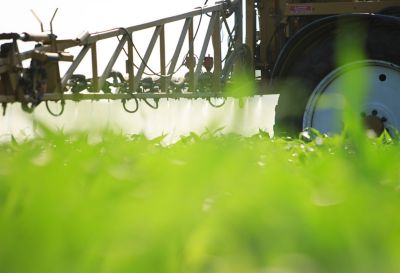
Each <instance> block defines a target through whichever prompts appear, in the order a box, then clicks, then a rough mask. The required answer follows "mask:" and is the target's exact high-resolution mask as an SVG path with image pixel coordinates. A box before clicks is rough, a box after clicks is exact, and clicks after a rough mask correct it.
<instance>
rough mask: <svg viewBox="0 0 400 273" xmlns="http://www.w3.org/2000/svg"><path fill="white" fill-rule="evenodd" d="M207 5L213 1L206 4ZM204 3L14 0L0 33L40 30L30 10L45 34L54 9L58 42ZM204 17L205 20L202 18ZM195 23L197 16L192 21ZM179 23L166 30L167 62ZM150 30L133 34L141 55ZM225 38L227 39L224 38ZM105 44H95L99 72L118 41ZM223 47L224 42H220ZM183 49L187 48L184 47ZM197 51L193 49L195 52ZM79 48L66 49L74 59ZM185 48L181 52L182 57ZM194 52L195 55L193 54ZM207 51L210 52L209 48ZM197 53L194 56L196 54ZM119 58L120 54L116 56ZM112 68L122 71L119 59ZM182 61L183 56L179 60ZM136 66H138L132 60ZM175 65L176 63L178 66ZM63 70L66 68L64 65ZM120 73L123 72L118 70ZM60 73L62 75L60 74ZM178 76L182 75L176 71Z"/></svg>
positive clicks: (0, 19)
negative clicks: (85, 32)
mask: <svg viewBox="0 0 400 273" xmlns="http://www.w3.org/2000/svg"><path fill="white" fill-rule="evenodd" d="M208 2H209V4H212V3H214V0H210V1H208ZM204 3H205V0H147V1H143V0H130V1H129V0H113V1H109V0H107V1H105V0H97V1H94V0H68V1H65V0H35V1H30V0H14V1H12V2H11V1H10V3H8V4H7V9H6V10H3V12H2V16H0V33H4V32H17V33H21V32H31V33H37V32H39V31H40V24H39V22H38V21H37V20H36V18H35V17H34V15H33V14H32V13H31V9H32V10H33V11H34V12H35V13H36V14H37V16H38V17H39V18H40V20H41V21H42V22H43V25H44V29H45V31H48V30H49V29H50V24H49V23H50V20H51V18H52V16H53V13H54V12H55V9H56V8H58V12H57V14H56V16H55V19H54V21H53V31H54V34H56V35H57V36H58V37H59V38H61V39H74V38H76V37H78V36H79V34H81V33H82V32H84V31H88V32H90V33H93V32H98V31H104V30H108V29H112V28H117V27H130V26H133V25H137V24H140V23H145V22H149V21H153V20H157V19H161V18H164V17H168V16H171V15H176V14H180V13H184V12H188V11H191V10H193V9H194V8H196V7H200V6H203V4H204ZM204 18H206V17H204ZM207 19H208V18H206V19H203V21H202V28H200V32H199V39H197V40H196V41H195V51H196V52H197V51H198V50H199V49H200V47H201V43H202V39H201V34H202V33H204V31H203V29H204V30H205V27H206V22H207V21H206V20H207ZM196 20H199V17H197V19H195V24H196V23H197V21H196ZM182 24H183V21H181V22H179V23H178V24H175V25H174V24H168V25H167V27H166V43H167V45H166V54H167V56H166V57H167V62H168V60H169V59H170V58H171V57H172V54H173V52H174V49H175V46H176V43H177V40H178V37H179V34H180V32H181V27H182ZM151 34H152V30H151V31H148V32H147V33H146V32H140V33H136V34H134V36H133V40H134V43H135V45H136V47H137V48H139V51H140V52H141V54H142V55H143V54H144V52H145V50H146V48H147V45H148V42H149V40H150V37H151ZM226 38H227V37H226ZM106 43H108V44H106V45H104V44H99V45H98V55H99V56H100V57H99V60H98V61H99V71H102V70H103V69H104V67H105V65H106V63H107V62H108V59H109V57H111V54H112V52H113V50H114V49H115V47H116V45H117V43H118V40H117V39H116V38H115V39H114V38H113V39H108V41H107V42H106ZM223 43H224V44H227V43H226V41H223ZM32 46H33V45H32V44H30V45H27V46H26V47H25V48H24V45H20V50H21V51H25V50H30V49H31V47H32ZM185 46H187V45H186V44H185ZM196 48H197V50H196ZM79 50H80V49H79V48H76V49H75V50H74V49H73V50H67V51H68V52H69V53H71V54H72V55H74V56H77V54H78V52H79ZM185 52H186V49H185V48H184V49H183V51H182V54H183V55H182V56H184V53H185ZM196 52H195V53H196ZM210 52H211V54H212V49H211V46H210ZM210 52H208V53H210ZM197 54H198V53H197ZM102 56H104V57H102ZM120 56H121V55H120ZM120 58H121V59H119V60H118V61H117V63H116V65H115V66H114V69H115V70H117V71H121V70H125V64H124V61H125V60H122V58H123V57H122V56H121V57H120ZM180 59H181V60H183V57H181V58H180ZM136 63H137V65H138V64H139V63H138V61H136ZM149 63H150V65H151V67H152V68H153V70H157V71H159V59H158V50H156V49H155V50H154V51H153V53H152V57H151V58H150V61H149ZM63 65H64V64H61V70H62V71H64V70H65V69H64V67H63ZM178 65H179V64H178ZM65 67H66V65H65ZM90 71H91V68H90V63H89V62H88V61H86V62H85V61H84V62H83V63H82V64H81V65H80V66H79V67H78V69H77V71H76V72H77V73H83V74H86V75H88V73H89V74H90ZM121 72H124V71H121ZM62 73H63V72H62ZM180 73H181V74H182V75H183V74H184V73H185V72H184V71H183V72H180Z"/></svg>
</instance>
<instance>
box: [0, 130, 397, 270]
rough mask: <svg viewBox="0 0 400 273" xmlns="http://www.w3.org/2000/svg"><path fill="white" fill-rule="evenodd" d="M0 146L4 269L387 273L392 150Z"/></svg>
mask: <svg viewBox="0 0 400 273" xmlns="http://www.w3.org/2000/svg"><path fill="white" fill-rule="evenodd" d="M43 131H44V133H43V137H41V138H37V139H35V140H29V141H26V142H20V143H16V142H15V141H14V142H12V143H7V144H3V145H2V146H1V148H0V150H1V153H0V158H1V159H0V162H1V164H0V272H1V273H21V272H23V273H31V272H37V273H39V272H40V273H43V272H52V273H61V272H65V273H73V272H77V273H78V272H79V273H81V272H96V273H98V272H143V273H167V272H171V273H172V272H173V273H177V272H207V273H210V272H224V273H225V272H226V273H228V272H229V273H232V272H241V273H242V272H246V273H247V272H254V273H261V272H263V273H306V272H307V273H310V272H311V273H317V272H324V273H338V272H346V273H348V272H351V273H358V272H360V273H369V272H371V273H376V272H380V273H384V272H385V273H386V272H387V273H389V272H390V273H393V272H397V270H398V269H399V268H400V259H399V257H400V218H398V217H397V213H398V208H399V207H400V196H399V191H398V189H399V181H400V179H399V178H400V169H399V167H398V166H399V164H398V162H399V159H400V147H399V144H398V143H396V142H394V141H392V140H390V138H388V136H387V135H386V136H383V137H381V138H378V139H368V138H367V137H365V136H364V137H363V136H358V138H357V139H356V136H355V135H357V134H356V133H354V131H353V132H347V133H346V134H343V135H342V136H338V137H334V138H325V137H323V136H321V135H318V134H316V135H314V136H313V135H311V137H310V138H311V141H310V139H308V138H307V136H305V137H303V139H299V140H288V139H279V138H273V139H270V138H269V136H268V135H267V134H265V133H263V132H260V133H259V134H257V135H254V136H253V137H250V138H244V137H241V136H238V135H224V136H222V135H219V134H218V132H215V133H212V132H209V133H207V134H204V135H201V136H199V135H195V134H192V135H189V136H187V137H184V138H182V140H181V141H179V142H178V143H175V144H173V145H170V146H164V145H161V144H160V142H161V138H160V139H154V140H147V139H145V138H144V137H142V136H129V137H127V136H118V135H115V134H112V133H107V132H104V133H102V134H100V135H94V136H93V135H88V134H72V135H63V134H57V133H53V132H51V131H49V130H46V129H45V128H43Z"/></svg>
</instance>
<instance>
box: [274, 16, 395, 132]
mask: <svg viewBox="0 0 400 273" xmlns="http://www.w3.org/2000/svg"><path fill="white" fill-rule="evenodd" d="M343 27H344V28H343ZM361 29H364V30H365V31H359V30H361ZM349 30H350V31H351V39H352V40H354V41H355V40H358V41H362V43H363V45H364V48H363V50H364V51H365V55H364V56H365V59H370V60H382V61H387V62H390V63H393V64H397V65H400V54H399V52H400V21H399V19H398V18H396V17H392V16H384V15H371V14H357V15H346V16H332V17H328V18H324V19H322V20H319V21H316V22H314V23H312V24H311V25H309V26H307V27H305V28H304V29H303V30H301V31H299V32H298V33H297V34H296V35H295V36H294V37H293V38H292V39H291V40H290V41H289V42H288V44H287V45H286V47H285V48H284V50H283V51H282V53H281V55H280V57H279V58H278V61H277V63H276V65H275V68H274V70H273V73H272V88H274V89H275V90H277V91H278V92H279V94H280V97H279V101H278V105H277V107H276V111H275V126H274V132H275V135H280V136H282V135H286V136H287V135H289V136H296V135H298V133H299V132H301V131H302V130H303V129H304V128H303V115H304V112H305V109H306V105H307V102H308V100H309V98H310V95H311V94H312V92H313V90H314V89H315V87H316V86H317V85H318V84H319V83H320V82H321V80H322V79H324V78H325V77H326V76H327V75H328V74H329V73H330V72H332V71H333V70H334V69H336V68H337V57H338V55H339V54H338V52H337V50H336V47H337V41H338V37H340V35H341V32H343V31H346V32H347V31H349ZM358 56H359V54H356V55H354V56H348V58H347V62H348V63H351V62H355V61H360V59H359V57H358ZM342 65H345V64H344V63H342ZM399 84H400V83H399ZM399 107H400V106H399Z"/></svg>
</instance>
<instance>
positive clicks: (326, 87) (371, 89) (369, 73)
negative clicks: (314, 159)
mask: <svg viewBox="0 0 400 273" xmlns="http://www.w3.org/2000/svg"><path fill="white" fill-rule="evenodd" d="M352 73H357V75H360V74H359V73H362V74H361V75H366V77H368V78H366V79H365V80H367V81H368V87H367V90H366V92H367V93H366V94H365V100H364V102H363V104H362V112H361V113H360V118H361V115H362V114H365V115H373V116H376V117H378V118H379V119H381V120H383V121H382V123H383V125H384V128H386V129H387V130H388V131H389V133H390V134H392V135H393V133H394V132H395V131H400V107H399V106H400V90H399V89H400V67H399V66H397V65H394V64H392V63H389V62H384V61H378V60H365V61H360V62H354V63H350V64H348V65H345V66H342V67H340V68H338V69H336V70H334V71H332V72H331V73H330V74H329V75H327V76H326V77H325V78H324V79H323V80H322V81H321V82H320V83H319V84H318V86H317V87H316V88H315V89H314V91H313V92H312V94H311V96H310V99H309V101H308V103H307V106H306V110H305V113H304V117H303V128H310V127H312V128H315V129H317V130H318V131H320V132H321V133H325V134H328V135H332V134H336V133H340V132H341V130H342V129H343V119H342V116H343V108H344V106H343V105H344V103H343V98H344V93H343V90H341V89H340V87H341V86H343V84H342V83H343V79H344V78H345V77H346V78H347V79H348V77H351V76H352Z"/></svg>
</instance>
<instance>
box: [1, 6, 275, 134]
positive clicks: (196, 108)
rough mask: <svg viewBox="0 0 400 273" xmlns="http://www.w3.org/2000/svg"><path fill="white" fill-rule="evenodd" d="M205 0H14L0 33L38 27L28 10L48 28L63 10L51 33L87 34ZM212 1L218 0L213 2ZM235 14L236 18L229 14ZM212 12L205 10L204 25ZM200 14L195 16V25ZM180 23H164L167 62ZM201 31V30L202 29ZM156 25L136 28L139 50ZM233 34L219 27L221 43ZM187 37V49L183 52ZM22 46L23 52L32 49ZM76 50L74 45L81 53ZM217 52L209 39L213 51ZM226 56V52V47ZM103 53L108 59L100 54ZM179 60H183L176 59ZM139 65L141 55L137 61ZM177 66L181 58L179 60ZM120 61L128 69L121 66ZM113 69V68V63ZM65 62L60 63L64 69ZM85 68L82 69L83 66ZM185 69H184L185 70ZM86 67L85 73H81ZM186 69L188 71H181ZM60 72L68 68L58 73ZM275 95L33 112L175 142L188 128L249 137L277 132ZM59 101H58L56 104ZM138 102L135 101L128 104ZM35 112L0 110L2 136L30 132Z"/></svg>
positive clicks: (67, 127) (102, 60)
mask: <svg viewBox="0 0 400 273" xmlns="http://www.w3.org/2000/svg"><path fill="white" fill-rule="evenodd" d="M204 1H205V0H145V1H143V0H130V1H128V0H112V1H110V0H107V1H106V0H97V1H94V0H69V1H66V0H35V1H33V0H13V1H9V2H8V3H7V5H4V6H3V8H2V16H0V33H9V32H17V33H21V32H32V33H37V32H39V31H40V25H39V23H38V22H37V20H36V19H35V17H34V16H33V15H32V13H31V12H30V10H31V9H33V10H34V11H35V13H36V14H37V15H38V16H39V17H40V19H41V20H42V22H43V24H44V28H45V30H49V22H50V19H51V17H52V15H53V13H54V10H55V9H56V8H58V9H59V10H58V12H57V15H56V17H55V19H54V22H53V30H54V34H56V35H57V36H58V37H59V38H62V39H74V38H76V37H77V36H78V35H79V34H80V33H82V32H83V31H88V32H90V33H93V32H98V31H104V30H107V29H112V28H118V27H129V26H133V25H137V24H140V23H145V22H149V21H153V20H157V19H161V18H164V17H168V16H171V15H176V14H180V13H184V12H188V11H191V10H193V9H194V8H196V7H200V6H202V5H203V3H204ZM212 3H214V1H213V0H211V1H209V4H212ZM232 17H233V16H232ZM207 20H208V17H206V16H203V23H206V22H207ZM197 22H198V17H197V19H195V21H194V27H195V28H196V27H197ZM182 25H183V21H182V22H181V23H179V24H177V25H167V26H166V54H167V56H166V58H167V62H168V61H169V59H170V58H171V57H172V54H173V52H174V49H175V46H176V42H177V39H178V37H179V35H180V32H181V26H182ZM202 25H204V27H203V29H202V28H201V31H200V32H199V37H201V36H202V34H203V33H204V32H205V28H206V25H207V24H202ZM202 32H203V33H202ZM151 34H152V31H150V32H147V33H141V34H134V35H133V41H134V43H135V44H136V45H137V47H138V48H139V51H140V52H141V54H144V51H145V49H146V47H147V44H148V42H149V40H150V37H151ZM227 38H228V36H227V35H226V34H224V33H222V45H226V44H227ZM110 40H111V41H108V42H107V43H108V44H105V45H101V44H100V43H99V44H98V46H97V48H98V61H99V73H102V72H103V68H104V67H105V65H106V63H107V61H108V59H109V57H111V54H112V52H113V46H114V47H115V46H116V44H117V43H118V40H117V39H115V38H113V39H110ZM201 43H202V39H201V38H199V39H198V41H196V42H195V53H196V52H197V54H199V50H200V47H201ZM185 46H186V48H187V43H185V45H184V48H183V53H182V55H181V56H184V54H185V52H186V49H185ZM32 47H33V45H32V44H30V45H29V48H25V49H24V48H22V46H20V50H21V51H23V50H28V49H32ZM78 52H79V51H77V50H76V51H75V52H74V51H72V52H71V53H72V54H73V55H74V56H76V55H77V53H78ZM207 53H210V54H212V46H211V43H210V45H209V51H208V52H207ZM223 54H224V53H223ZM87 55H88V57H87V59H86V60H85V59H84V62H83V64H85V61H86V64H85V65H86V66H85V65H84V66H82V67H79V68H78V69H77V71H76V73H83V74H86V75H87V76H90V75H91V68H90V62H89V59H90V58H89V57H90V54H87ZM157 55H158V50H157V45H156V47H155V49H154V53H153V54H152V57H151V59H150V61H149V64H150V66H152V67H153V69H155V70H156V71H159V66H158V64H159V59H158V56H157ZM103 56H104V57H103ZM120 56H122V57H121V58H120V59H119V60H118V61H117V63H116V65H115V66H117V67H118V65H119V67H120V68H116V70H118V71H121V72H123V73H124V72H125V71H124V69H125V67H124V65H123V62H124V61H125V59H126V58H124V56H123V53H121V54H120ZM181 60H182V57H181V58H180V60H179V62H180V61H181ZM135 62H136V63H137V64H139V63H138V58H136V59H135ZM177 65H179V63H178V64H177ZM122 67H123V68H122ZM114 68H115V67H114ZM62 69H63V68H62V67H61V70H62ZM79 69H81V70H79ZM184 69H185V68H184ZM82 70H83V71H82ZM183 72H185V71H183ZM61 73H62V75H63V71H61ZM276 99H277V98H276V97H271V96H263V97H255V98H250V99H248V100H246V101H245V102H244V107H239V105H242V104H239V102H238V101H237V100H232V99H229V100H228V101H227V103H226V106H224V107H222V108H219V109H215V108H213V107H211V106H210V105H209V104H208V102H207V101H202V100H179V101H176V100H168V101H164V102H160V109H158V110H153V109H150V108H149V107H147V106H146V105H144V104H143V103H142V104H141V105H140V108H139V109H140V110H139V111H138V113H136V114H128V113H126V112H124V111H123V109H122V107H121V102H119V101H114V102H107V101H99V102H79V103H75V102H67V104H66V108H65V112H64V114H63V115H62V116H61V117H58V118H54V117H52V116H50V115H49V114H48V112H47V110H46V109H45V107H44V106H43V103H42V104H40V105H39V107H38V109H36V110H35V112H34V114H33V116H34V117H35V118H37V119H40V120H42V121H44V122H45V123H47V124H48V125H49V126H51V127H54V128H55V129H62V130H63V131H71V130H72V131H73V130H76V129H77V130H91V129H93V127H95V129H96V128H104V127H111V128H112V129H115V130H120V131H123V132H126V133H128V134H134V133H143V134H145V135H146V136H148V137H150V138H153V137H156V136H159V135H161V134H168V135H169V137H168V139H167V142H170V141H174V140H176V139H178V138H179V136H181V135H184V134H187V133H189V132H196V133H201V132H202V131H204V130H205V129H207V128H208V129H210V128H218V127H223V128H225V129H226V131H236V132H240V133H243V134H246V135H251V134H253V133H257V132H258V129H259V128H261V129H264V130H267V131H269V132H272V125H273V119H274V108H275V104H276ZM57 106H58V105H53V106H52V107H54V109H55V110H57ZM131 107H133V106H131ZM34 130H35V129H34V123H33V122H32V115H27V114H25V113H23V112H22V111H21V110H20V106H19V105H18V104H13V105H10V106H9V107H8V109H7V115H6V116H5V117H1V116H0V139H1V138H2V137H1V136H2V135H11V134H12V135H14V136H18V135H22V136H24V135H25V136H29V135H31V134H32V132H33V131H34Z"/></svg>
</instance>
